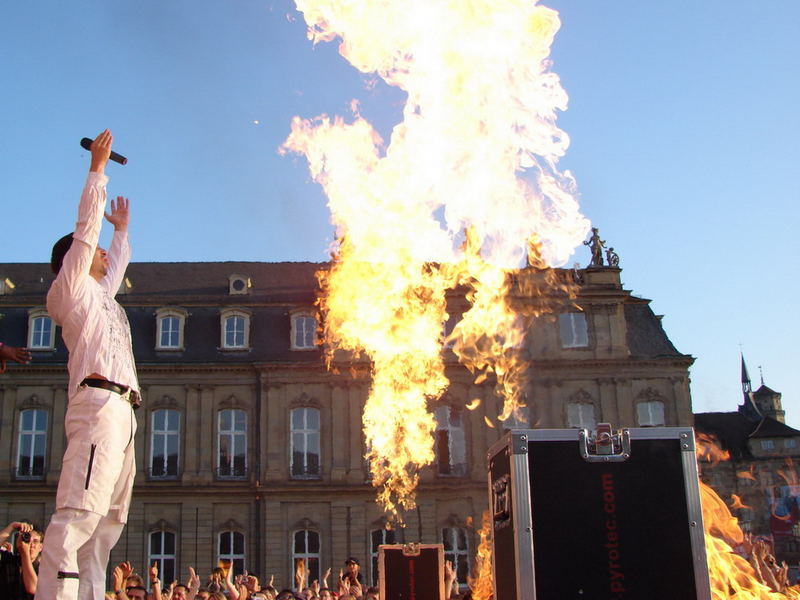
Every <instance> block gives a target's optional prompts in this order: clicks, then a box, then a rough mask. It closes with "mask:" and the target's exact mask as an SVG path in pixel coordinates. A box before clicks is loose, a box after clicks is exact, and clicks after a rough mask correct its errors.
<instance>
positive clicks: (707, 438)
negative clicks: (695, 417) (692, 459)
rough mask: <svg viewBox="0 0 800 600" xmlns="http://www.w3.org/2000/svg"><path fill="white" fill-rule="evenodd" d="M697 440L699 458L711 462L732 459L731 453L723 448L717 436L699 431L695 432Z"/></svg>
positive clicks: (715, 462)
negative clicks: (718, 442)
mask: <svg viewBox="0 0 800 600" xmlns="http://www.w3.org/2000/svg"><path fill="white" fill-rule="evenodd" d="M695 438H696V440H697V458H698V459H701V460H704V461H706V462H709V463H711V464H712V465H715V464H717V463H718V462H720V461H723V460H730V458H731V453H730V452H728V451H727V450H723V449H722V448H720V447H719V445H718V444H717V438H716V437H714V436H713V435H708V434H706V433H702V432H697V433H696V434H695Z"/></svg>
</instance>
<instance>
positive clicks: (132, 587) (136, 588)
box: [125, 585, 147, 594]
mask: <svg viewBox="0 0 800 600" xmlns="http://www.w3.org/2000/svg"><path fill="white" fill-rule="evenodd" d="M130 590H142V591H143V592H144V593H145V594H146V593H147V588H145V587H142V586H140V585H129V586H128V587H126V588H125V591H126V592H129V591H130Z"/></svg>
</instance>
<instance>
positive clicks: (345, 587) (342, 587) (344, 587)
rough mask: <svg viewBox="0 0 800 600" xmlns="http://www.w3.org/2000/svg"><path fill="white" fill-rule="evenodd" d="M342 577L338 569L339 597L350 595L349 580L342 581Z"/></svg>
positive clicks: (346, 578)
mask: <svg viewBox="0 0 800 600" xmlns="http://www.w3.org/2000/svg"><path fill="white" fill-rule="evenodd" d="M342 575H344V573H343V572H342V570H341V569H339V596H344V595H345V594H349V593H350V579H349V578H348V577H345V578H344V579H342Z"/></svg>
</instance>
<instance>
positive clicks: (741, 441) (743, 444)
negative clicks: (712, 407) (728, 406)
mask: <svg viewBox="0 0 800 600" xmlns="http://www.w3.org/2000/svg"><path fill="white" fill-rule="evenodd" d="M694 426H695V429H696V430H697V431H699V432H701V433H705V434H708V435H713V436H714V437H716V438H717V440H718V441H719V443H720V445H721V446H722V448H723V450H728V451H729V452H730V453H731V456H732V457H733V458H752V454H751V453H750V450H749V448H748V446H747V442H748V440H750V439H759V438H772V437H797V436H800V431H798V430H797V429H794V428H792V427H789V426H788V425H785V424H784V423H781V422H780V421H776V420H775V419H773V418H772V417H762V418H761V419H759V420H756V421H754V420H752V419H749V418H748V417H746V416H745V415H743V414H742V413H740V412H711V413H697V414H695V415H694Z"/></svg>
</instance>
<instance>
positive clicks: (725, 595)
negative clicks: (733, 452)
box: [697, 434, 800, 600]
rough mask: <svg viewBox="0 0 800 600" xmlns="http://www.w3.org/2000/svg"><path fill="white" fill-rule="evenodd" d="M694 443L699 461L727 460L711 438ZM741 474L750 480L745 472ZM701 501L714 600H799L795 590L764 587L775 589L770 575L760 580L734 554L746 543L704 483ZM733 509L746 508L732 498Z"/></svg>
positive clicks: (734, 523) (757, 575)
mask: <svg viewBox="0 0 800 600" xmlns="http://www.w3.org/2000/svg"><path fill="white" fill-rule="evenodd" d="M697 442H698V444H697V455H698V458H699V459H701V460H705V461H707V462H711V463H715V462H717V461H718V460H720V459H721V460H728V459H729V458H730V456H729V455H728V453H727V452H724V451H722V450H721V449H720V448H719V447H718V446H717V444H716V440H715V439H714V438H712V437H710V436H705V435H703V434H698V436H697ZM744 473H746V474H747V475H748V476H749V477H752V475H751V474H750V473H748V472H747V471H744ZM740 476H741V475H740ZM700 501H701V503H702V506H703V523H704V527H705V546H706V554H707V558H708V572H709V577H710V580H711V594H712V597H713V598H714V600H767V599H780V598H783V599H785V598H794V599H800V590H798V589H797V587H791V588H786V589H784V590H782V591H780V592H778V591H776V590H775V589H773V588H772V587H770V585H767V583H765V580H767V581H770V582H771V584H772V585H774V584H775V579H774V578H772V576H771V575H770V574H769V573H761V574H760V576H759V574H758V573H756V570H755V569H754V567H753V565H752V564H751V563H750V562H748V560H747V558H745V557H743V556H741V555H740V554H739V553H737V552H736V551H735V549H740V548H742V547H743V545H744V543H745V542H746V541H748V540H746V536H745V534H744V532H742V530H741V529H740V527H739V522H738V520H737V519H736V517H734V516H733V515H732V514H731V511H730V509H729V508H728V506H727V505H726V504H725V502H724V501H723V500H722V498H720V497H719V495H717V493H716V492H715V491H714V490H713V489H711V487H709V486H708V485H706V484H705V483H703V482H700ZM733 507H734V508H745V505H744V504H742V502H741V499H740V498H739V497H738V496H736V495H734V496H733ZM776 587H777V586H776Z"/></svg>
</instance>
